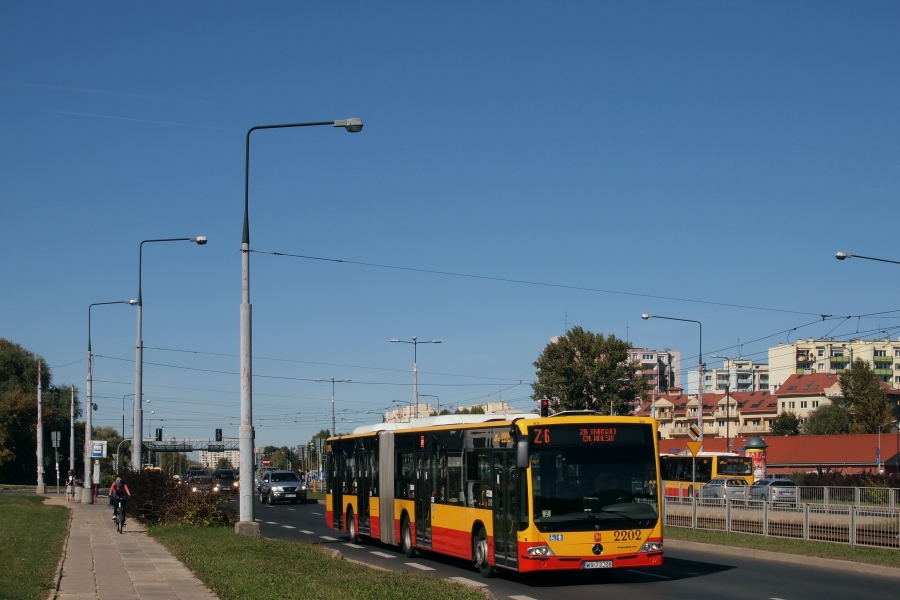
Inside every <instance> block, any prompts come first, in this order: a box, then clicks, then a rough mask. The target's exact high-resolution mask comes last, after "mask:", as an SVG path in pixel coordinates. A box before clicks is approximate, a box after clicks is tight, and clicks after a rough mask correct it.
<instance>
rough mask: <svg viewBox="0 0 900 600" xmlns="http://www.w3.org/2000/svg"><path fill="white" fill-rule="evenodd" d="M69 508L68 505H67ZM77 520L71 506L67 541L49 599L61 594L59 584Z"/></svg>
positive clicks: (54, 599) (53, 599)
mask: <svg viewBox="0 0 900 600" xmlns="http://www.w3.org/2000/svg"><path fill="white" fill-rule="evenodd" d="M66 508H68V507H66ZM74 520H75V511H74V510H72V509H71V508H69V524H68V525H67V526H66V541H64V542H63V548H62V555H60V557H59V564H57V565H56V575H55V576H54V577H53V580H54V581H53V588H52V589H51V590H50V595H49V596H47V600H56V597H57V594H59V584H60V582H61V581H62V569H63V563H64V562H65V560H66V550H68V549H69V536H70V535H71V534H72V521H74Z"/></svg>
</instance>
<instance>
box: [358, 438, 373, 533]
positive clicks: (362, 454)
mask: <svg viewBox="0 0 900 600" xmlns="http://www.w3.org/2000/svg"><path fill="white" fill-rule="evenodd" d="M356 469H357V471H358V473H359V478H358V482H357V486H356V510H357V513H358V514H357V518H358V521H359V532H360V533H363V534H366V535H368V534H369V533H370V531H371V530H370V526H369V500H370V499H371V496H369V494H370V493H371V490H372V454H371V452H369V451H368V450H366V449H365V448H362V449H360V450H359V451H358V452H357V453H356Z"/></svg>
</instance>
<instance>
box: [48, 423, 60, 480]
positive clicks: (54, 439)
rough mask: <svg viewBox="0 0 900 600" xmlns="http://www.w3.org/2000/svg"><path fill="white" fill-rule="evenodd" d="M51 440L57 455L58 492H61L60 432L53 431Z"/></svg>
mask: <svg viewBox="0 0 900 600" xmlns="http://www.w3.org/2000/svg"><path fill="white" fill-rule="evenodd" d="M50 440H51V441H52V442H53V453H54V454H55V455H56V493H57V494H58V493H59V432H58V431H51V432H50Z"/></svg>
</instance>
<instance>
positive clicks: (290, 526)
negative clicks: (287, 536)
mask: <svg viewBox="0 0 900 600" xmlns="http://www.w3.org/2000/svg"><path fill="white" fill-rule="evenodd" d="M282 527H284V528H285V529H297V528H296V527H294V526H293V525H282Z"/></svg>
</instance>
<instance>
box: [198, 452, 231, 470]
mask: <svg viewBox="0 0 900 600" xmlns="http://www.w3.org/2000/svg"><path fill="white" fill-rule="evenodd" d="M220 458H224V459H225V460H227V461H228V462H229V463H230V464H231V468H232V469H237V468H238V467H239V466H240V464H241V451H240V450H225V451H224V452H207V451H206V450H198V451H197V462H198V463H200V466H201V467H204V468H206V469H215V468H216V464H218V462H219V459H220Z"/></svg>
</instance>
